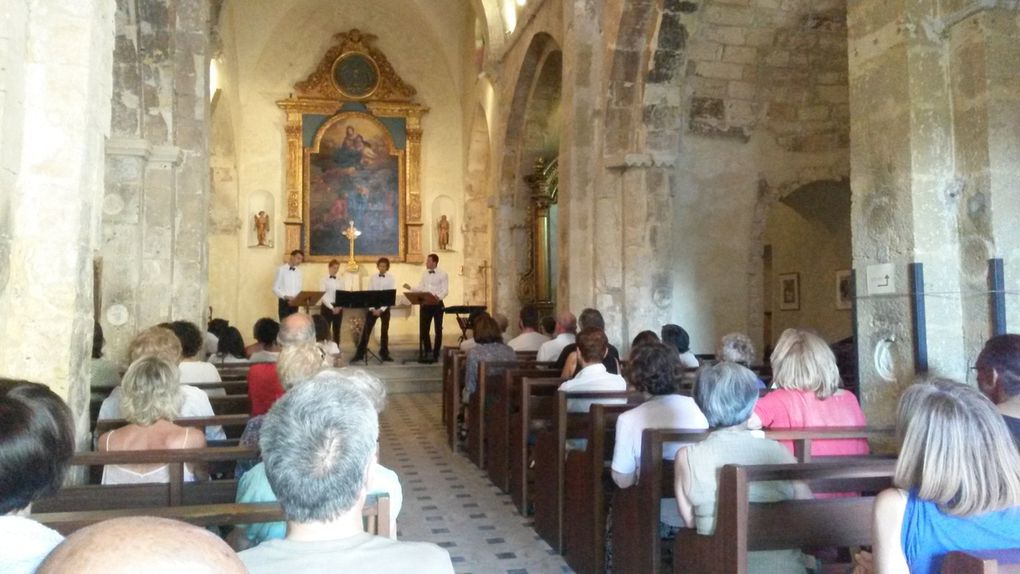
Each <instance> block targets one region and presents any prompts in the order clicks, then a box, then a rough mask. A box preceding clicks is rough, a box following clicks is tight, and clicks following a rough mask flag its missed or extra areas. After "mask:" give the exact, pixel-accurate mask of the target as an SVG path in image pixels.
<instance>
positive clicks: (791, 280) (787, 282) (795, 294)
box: [779, 273, 800, 311]
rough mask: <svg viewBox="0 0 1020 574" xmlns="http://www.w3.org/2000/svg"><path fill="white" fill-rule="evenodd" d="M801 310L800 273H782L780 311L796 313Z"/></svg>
mask: <svg viewBox="0 0 1020 574" xmlns="http://www.w3.org/2000/svg"><path fill="white" fill-rule="evenodd" d="M798 309H800V273H781V274H780V275H779V310H780V311H796V310H798Z"/></svg>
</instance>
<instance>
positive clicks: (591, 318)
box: [555, 308, 620, 379]
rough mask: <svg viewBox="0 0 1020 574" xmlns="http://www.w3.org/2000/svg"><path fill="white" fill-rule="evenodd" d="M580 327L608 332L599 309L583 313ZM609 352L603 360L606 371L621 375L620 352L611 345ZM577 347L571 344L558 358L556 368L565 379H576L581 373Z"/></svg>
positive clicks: (579, 323) (579, 322)
mask: <svg viewBox="0 0 1020 574" xmlns="http://www.w3.org/2000/svg"><path fill="white" fill-rule="evenodd" d="M578 326H579V327H580V328H581V330H584V329H587V328H589V327H591V328H595V329H598V330H600V331H602V332H605V330H606V321H605V319H603V318H602V313H600V312H599V310H598V309H591V308H589V309H585V310H584V311H581V318H580V319H578ZM608 349H609V350H608V352H607V353H606V355H605V357H603V358H602V364H603V365H605V366H606V370H607V371H608V372H610V373H613V374H614V375H615V374H619V373H620V351H618V350H617V349H616V347H614V346H613V345H609V347H608ZM576 351H577V345H576V344H574V343H571V344H569V345H567V346H566V347H564V348H563V350H562V351H560V356H559V357H557V358H556V365H555V366H556V368H557V369H559V370H560V376H561V377H563V378H564V379H569V378H571V377H576V376H577V373H579V372H580V371H581V365H580V363H578V361H577V353H576Z"/></svg>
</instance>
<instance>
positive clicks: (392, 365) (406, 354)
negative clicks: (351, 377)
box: [343, 345, 443, 394]
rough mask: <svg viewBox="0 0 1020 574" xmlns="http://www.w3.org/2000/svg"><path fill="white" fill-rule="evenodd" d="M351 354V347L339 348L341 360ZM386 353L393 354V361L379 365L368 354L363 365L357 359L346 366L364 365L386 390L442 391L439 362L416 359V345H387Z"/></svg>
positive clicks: (441, 369)
mask: <svg viewBox="0 0 1020 574" xmlns="http://www.w3.org/2000/svg"><path fill="white" fill-rule="evenodd" d="M370 348H371V347H370ZM373 350H375V349H373ZM353 355H354V349H353V348H352V349H347V348H345V349H344V350H343V358H344V360H345V361H347V360H349V359H350V358H351V357H352V356H353ZM390 355H391V356H392V357H393V361H392V362H387V363H383V364H381V365H380V364H379V362H378V361H376V360H375V359H373V358H372V357H371V356H369V358H368V364H367V365H366V364H365V363H364V362H361V361H359V362H357V363H354V364H350V365H348V366H351V367H357V368H361V369H365V370H366V371H368V372H370V373H372V374H373V375H375V376H377V377H379V378H380V379H382V381H383V382H384V383H385V384H386V392H387V393H388V394H397V393H439V392H442V390H443V366H442V364H441V363H432V364H421V363H418V362H417V359H418V348H417V347H407V346H405V345H400V346H396V347H394V346H391V347H390Z"/></svg>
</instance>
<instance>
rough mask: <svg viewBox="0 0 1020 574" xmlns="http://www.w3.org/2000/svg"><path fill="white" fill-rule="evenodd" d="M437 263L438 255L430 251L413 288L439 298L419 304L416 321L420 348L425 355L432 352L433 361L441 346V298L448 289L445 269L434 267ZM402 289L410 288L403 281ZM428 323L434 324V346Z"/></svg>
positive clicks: (444, 296) (448, 280)
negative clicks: (435, 301) (418, 314)
mask: <svg viewBox="0 0 1020 574" xmlns="http://www.w3.org/2000/svg"><path fill="white" fill-rule="evenodd" d="M438 265H439V256H438V255H436V254H435V253H430V254H429V256H428V257H427V258H426V259H425V272H424V273H422V274H421V281H419V282H418V286H417V287H415V288H414V289H413V290H414V291H419V292H420V291H425V292H428V293H432V294H433V295H435V296H436V299H439V304H437V305H422V306H421V317H420V318H419V321H418V337H419V338H420V339H421V341H422V349H423V351H424V353H425V355H428V354H429V353H430V352H431V353H432V360H433V361H435V360H438V359H439V351H440V350H442V348H443V299H445V298H446V294H447V293H449V291H450V279H449V277H448V276H447V275H446V271H443V270H442V269H437V268H436V267H437V266H438ZM404 289H411V286H410V285H408V284H407V283H404ZM429 323H435V326H436V345H435V347H433V346H432V341H431V339H429Z"/></svg>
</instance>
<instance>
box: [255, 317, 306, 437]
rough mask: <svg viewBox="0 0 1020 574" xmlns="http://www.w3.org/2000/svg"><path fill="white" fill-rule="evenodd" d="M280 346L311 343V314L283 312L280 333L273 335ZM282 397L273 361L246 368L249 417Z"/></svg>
mask: <svg viewBox="0 0 1020 574" xmlns="http://www.w3.org/2000/svg"><path fill="white" fill-rule="evenodd" d="M276 342H278V343H279V344H280V347H281V351H280V352H281V355H282V354H283V349H287V348H288V347H296V346H298V345H306V344H312V345H314V344H315V323H314V322H313V321H312V318H311V316H309V315H305V314H304V313H293V314H291V315H287V317H285V318H284V319H283V321H281V322H280V332H279V333H278V334H277V335H276ZM282 396H283V386H282V385H281V384H280V377H279V374H278V370H277V364H276V363H256V364H254V365H252V366H251V368H249V369H248V398H249V399H250V400H251V416H253V417H255V416H258V415H264V414H266V412H267V411H268V410H269V407H271V406H273V403H275V402H276V399H279V398H280V397H282Z"/></svg>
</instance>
